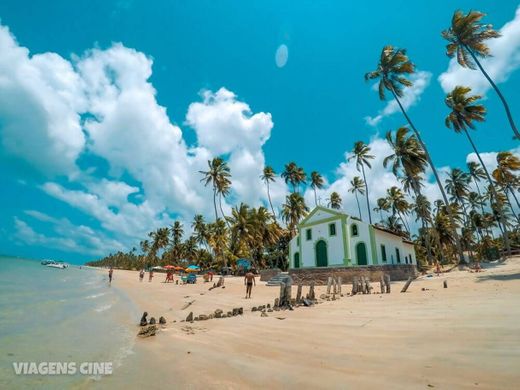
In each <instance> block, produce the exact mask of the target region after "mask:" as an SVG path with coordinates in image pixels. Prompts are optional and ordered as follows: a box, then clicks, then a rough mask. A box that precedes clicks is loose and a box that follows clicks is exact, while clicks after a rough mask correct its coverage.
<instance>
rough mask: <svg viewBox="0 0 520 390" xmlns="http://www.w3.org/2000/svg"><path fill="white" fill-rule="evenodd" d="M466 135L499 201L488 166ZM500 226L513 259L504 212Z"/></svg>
mask: <svg viewBox="0 0 520 390" xmlns="http://www.w3.org/2000/svg"><path fill="white" fill-rule="evenodd" d="M464 133H466V137H468V140H469V143H470V144H471V146H472V147H473V150H474V152H475V154H476V155H477V158H478V161H480V165H482V169H483V170H484V172H485V174H486V177H487V179H488V181H489V188H490V189H491V194H492V196H493V198H495V200H497V201H498V196H497V191H496V189H495V184H494V183H493V180H491V176H490V175H489V172H488V170H487V168H486V164H484V161H482V158H481V157H480V153H479V152H478V150H477V147H476V146H475V144H474V143H473V140H472V139H471V136H470V135H469V133H468V130H466V129H464ZM519 139H520V138H519ZM500 224H501V225H502V226H503V228H504V229H503V233H504V235H503V236H504V245H505V247H506V251H507V255H508V256H509V257H511V246H510V245H509V233H508V231H507V225H506V221H505V219H504V215H503V213H502V212H501V213H500Z"/></svg>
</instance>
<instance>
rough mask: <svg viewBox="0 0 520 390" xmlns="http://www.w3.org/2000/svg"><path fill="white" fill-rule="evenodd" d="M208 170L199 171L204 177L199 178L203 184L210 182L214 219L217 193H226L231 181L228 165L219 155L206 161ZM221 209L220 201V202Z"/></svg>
mask: <svg viewBox="0 0 520 390" xmlns="http://www.w3.org/2000/svg"><path fill="white" fill-rule="evenodd" d="M208 168H209V169H208V170H207V171H199V173H202V174H203V175H204V177H203V178H202V179H201V180H200V181H201V182H204V185H205V186H207V185H208V184H210V183H211V184H212V186H213V206H214V208H215V221H216V220H217V219H218V213H217V194H222V193H224V192H225V193H226V194H227V193H228V192H229V187H230V185H231V181H230V180H229V178H230V177H231V174H230V173H229V167H228V165H227V163H226V162H225V161H224V160H223V159H222V158H220V157H215V158H213V160H210V161H208ZM220 206H221V207H220V208H221V211H222V203H221V204H220Z"/></svg>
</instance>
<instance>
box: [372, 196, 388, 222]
mask: <svg viewBox="0 0 520 390" xmlns="http://www.w3.org/2000/svg"><path fill="white" fill-rule="evenodd" d="M388 210H390V204H389V203H388V199H386V198H379V199H377V207H374V211H375V212H376V213H379V217H380V218H381V222H383V211H388Z"/></svg>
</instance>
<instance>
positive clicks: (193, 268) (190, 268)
mask: <svg viewBox="0 0 520 390" xmlns="http://www.w3.org/2000/svg"><path fill="white" fill-rule="evenodd" d="M185 271H186V272H198V271H200V267H199V266H198V265H190V266H188V268H186V270H185Z"/></svg>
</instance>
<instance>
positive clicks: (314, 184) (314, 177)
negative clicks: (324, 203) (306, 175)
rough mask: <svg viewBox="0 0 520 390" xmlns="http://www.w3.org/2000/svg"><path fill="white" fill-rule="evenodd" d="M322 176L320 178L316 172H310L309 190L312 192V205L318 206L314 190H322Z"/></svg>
mask: <svg viewBox="0 0 520 390" xmlns="http://www.w3.org/2000/svg"><path fill="white" fill-rule="evenodd" d="M323 184H324V181H323V176H321V175H320V174H319V173H318V172H316V171H313V172H311V188H312V189H313V191H314V204H315V205H316V206H318V198H317V196H316V188H317V189H319V190H320V189H322V188H323Z"/></svg>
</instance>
